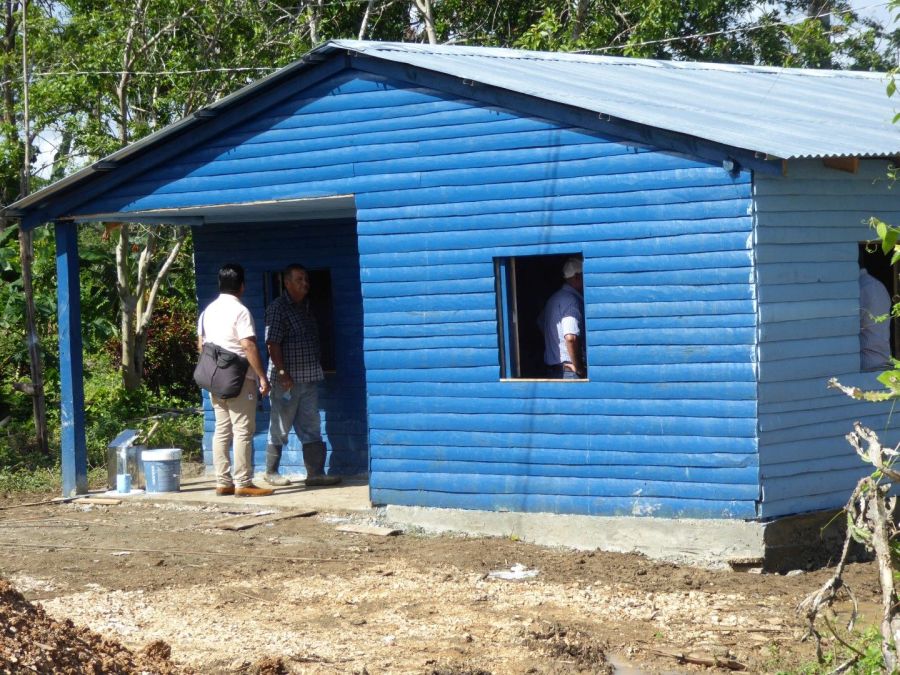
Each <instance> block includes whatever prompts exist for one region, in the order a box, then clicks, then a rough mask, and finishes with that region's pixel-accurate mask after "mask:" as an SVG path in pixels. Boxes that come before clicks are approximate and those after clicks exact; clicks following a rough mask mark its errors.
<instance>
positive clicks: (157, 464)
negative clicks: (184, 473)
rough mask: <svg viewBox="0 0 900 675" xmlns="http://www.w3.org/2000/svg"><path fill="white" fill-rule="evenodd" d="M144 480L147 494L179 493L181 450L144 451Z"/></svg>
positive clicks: (142, 454)
mask: <svg viewBox="0 0 900 675" xmlns="http://www.w3.org/2000/svg"><path fill="white" fill-rule="evenodd" d="M141 458H142V459H143V464H144V480H145V481H146V488H147V492H148V493H150V492H178V491H179V490H181V449H180V448H163V449H160V450H144V452H143V453H141Z"/></svg>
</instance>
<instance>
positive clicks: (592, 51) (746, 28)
mask: <svg viewBox="0 0 900 675" xmlns="http://www.w3.org/2000/svg"><path fill="white" fill-rule="evenodd" d="M889 4H890V0H887V1H886V2H876V3H872V4H871V5H866V6H864V7H859V8H857V9H855V10H846V11H838V12H832V11H828V12H820V13H819V14H815V15H813V16H805V17H803V19H800V20H799V21H773V22H772V23H758V24H754V25H752V26H740V27H738V28H725V29H722V30H716V31H710V32H708V33H694V34H693V35H681V36H678V37H671V38H660V39H658V40H645V41H643V42H630V43H628V42H626V43H623V44H619V45H607V46H606V47H596V48H593V49H579V50H576V51H575V52H573V53H576V54H596V53H598V52H608V51H612V50H614V49H624V48H626V47H644V46H647V45H658V44H668V43H670V42H682V41H686V40H694V39H697V38H706V37H715V36H717V35H730V34H733V33H749V32H752V31H756V30H761V29H763V28H772V27H774V26H798V25H800V24H802V23H804V22H806V21H809V20H810V19H820V18H822V17H824V16H828V15H830V14H849V13H850V12H851V11H853V12H860V11H862V10H865V9H872V8H873V7H885V6H887V5H889ZM838 32H843V31H837V30H831V31H828V33H827V34H828V35H835V34H837V33H838Z"/></svg>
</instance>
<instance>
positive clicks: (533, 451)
mask: <svg viewBox="0 0 900 675" xmlns="http://www.w3.org/2000/svg"><path fill="white" fill-rule="evenodd" d="M655 447H656V446H655V445H654V444H652V443H651V444H647V445H642V446H640V447H636V448H635V451H634V452H619V451H615V450H604V451H603V452H595V451H593V450H579V449H571V448H563V449H558V448H548V447H540V448H518V447H472V446H452V445H443V446H441V445H429V446H416V445H377V446H375V447H373V449H372V458H373V459H372V461H373V462H375V461H376V460H398V461H400V460H402V461H406V462H413V461H436V462H459V463H463V464H464V463H466V462H489V461H491V460H492V459H494V458H496V457H502V458H503V460H504V461H506V462H515V463H518V464H525V465H529V466H530V465H532V464H534V465H562V466H616V467H619V468H620V469H621V468H629V470H632V471H640V470H641V467H643V466H662V467H676V468H679V469H681V468H684V469H691V468H704V469H715V470H722V469H749V468H753V467H757V466H758V465H757V463H756V454H755V453H749V454H739V453H727V452H707V451H705V450H703V449H698V451H697V452H694V453H675V452H653V451H652V448H655ZM753 471H754V473H755V472H756V469H755V468H754V469H753ZM713 482H714V481H713Z"/></svg>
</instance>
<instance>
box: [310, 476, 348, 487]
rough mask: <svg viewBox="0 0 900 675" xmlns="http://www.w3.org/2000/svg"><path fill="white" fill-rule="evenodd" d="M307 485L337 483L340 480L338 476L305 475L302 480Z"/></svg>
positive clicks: (316, 485) (318, 485) (315, 485)
mask: <svg viewBox="0 0 900 675" xmlns="http://www.w3.org/2000/svg"><path fill="white" fill-rule="evenodd" d="M303 482H304V483H305V484H306V486H307V487H320V486H323V485H337V484H338V483H340V482H341V477H340V476H326V475H324V474H323V475H321V476H307V477H306V480H305V481H303Z"/></svg>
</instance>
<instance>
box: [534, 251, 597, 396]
mask: <svg viewBox="0 0 900 675" xmlns="http://www.w3.org/2000/svg"><path fill="white" fill-rule="evenodd" d="M582 265H583V263H582V261H581V258H574V257H573V258H569V259H568V260H566V262H565V264H564V265H563V269H562V272H563V278H564V279H565V283H564V284H563V285H562V287H561V288H560V289H559V290H558V291H556V293H554V294H553V295H551V296H550V299H549V300H548V301H547V304H546V305H545V306H544V311H543V312H541V315H540V316H539V317H538V324H539V325H540V327H541V330H542V331H543V332H544V364H545V365H546V366H547V377H549V378H551V379H557V380H578V379H583V378H585V377H587V365H586V360H585V349H584V296H583V295H582V293H584V276H583V273H582Z"/></svg>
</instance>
